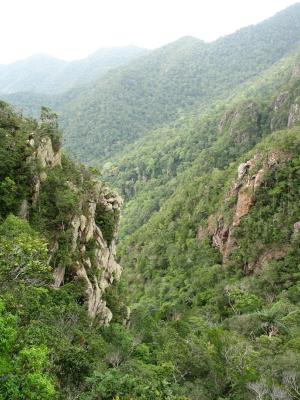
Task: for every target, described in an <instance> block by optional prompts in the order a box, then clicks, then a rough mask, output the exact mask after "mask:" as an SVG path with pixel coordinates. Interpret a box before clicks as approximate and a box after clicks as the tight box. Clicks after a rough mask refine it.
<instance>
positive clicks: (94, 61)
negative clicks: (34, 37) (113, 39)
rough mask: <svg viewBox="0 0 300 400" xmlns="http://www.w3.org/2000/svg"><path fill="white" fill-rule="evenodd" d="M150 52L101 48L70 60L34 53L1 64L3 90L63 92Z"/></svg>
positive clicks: (10, 91)
mask: <svg viewBox="0 0 300 400" xmlns="http://www.w3.org/2000/svg"><path fill="white" fill-rule="evenodd" d="M147 52H148V51H147V50H146V49H141V48H138V47H134V46H128V47H119V48H118V47H117V48H111V49H99V50H98V51H96V52H95V53H93V54H91V55H90V56H88V57H87V58H84V59H82V60H76V61H69V62H68V61H63V60H59V59H57V58H54V57H51V56H47V55H43V54H39V55H34V56H32V57H29V58H27V59H25V60H21V61H17V62H15V63H13V64H8V65H0V72H1V76H0V91H1V93H16V92H24V91H29V92H33V93H47V94H49V93H59V92H62V91H64V90H67V89H69V88H71V87H73V86H76V85H84V84H87V83H90V82H92V81H93V80H95V79H98V78H100V77H101V76H102V75H104V74H105V73H106V72H107V71H108V70H110V69H112V68H115V67H118V66H119V65H122V64H126V63H128V62H129V61H131V60H133V59H134V58H137V57H139V56H141V55H145V54H146V53H147Z"/></svg>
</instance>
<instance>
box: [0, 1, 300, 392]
mask: <svg viewBox="0 0 300 400" xmlns="http://www.w3.org/2000/svg"><path fill="white" fill-rule="evenodd" d="M107 51H108V53H109V54H110V55H111V53H110V52H111V51H110V50H107ZM120 51H121V53H122V54H123V55H122V56H120V57H119V55H120V54H119V52H120ZM130 51H132V49H131V50H130ZM130 51H128V49H126V50H124V49H123V50H120V49H117V50H116V49H115V50H113V51H112V52H113V53H114V52H116V53H114V56H113V57H110V58H109V57H108V59H109V62H106V61H105V60H106V58H105V57H102V55H103V53H101V54H102V55H101V57H102V58H101V57H100V59H101V62H100V61H95V64H94V63H93V62H89V61H87V60H85V61H84V62H83V64H84V65H85V67H78V69H77V67H76V68H75V66H74V65H75V64H73V63H71V64H69V66H68V68H69V69H68V68H67V67H63V68H62V70H60V68H61V66H58V64H60V62H58V63H57V61H55V62H53V64H52V66H51V68H50V67H49V68H50V70H51V71H52V72H51V73H49V79H48V78H47V79H46V78H45V79H43V75H42V74H43V70H42V68H40V67H39V68H38V70H37V71H34V70H33V69H32V71H30V70H29V69H26V68H24V71H25V70H26V71H25V72H24V73H23V72H22V65H21V64H19V63H18V64H17V66H18V68H20V70H19V72H18V75H19V76H20V81H18V82H16V85H15V86H13V80H14V78H10V80H8V79H7V78H5V76H6V77H8V76H9V73H11V75H10V76H11V77H13V73H12V72H9V69H10V67H7V68H8V72H7V75H5V76H4V75H3V76H2V74H1V70H0V78H1V79H2V78H3V77H4V78H3V81H1V79H0V82H3V86H2V91H3V90H5V89H3V88H4V87H6V88H9V87H11V88H12V87H15V88H18V87H25V86H26V84H27V83H26V81H27V79H28V82H30V85H31V89H30V90H31V91H25V92H19V91H16V92H15V93H10V94H8V93H6V94H2V95H1V96H0V98H3V99H8V100H9V101H11V102H12V103H13V104H15V105H16V106H17V107H18V108H20V107H21V108H23V109H24V112H25V113H26V114H32V115H37V113H38V112H39V108H40V106H41V105H43V106H47V107H49V106H50V107H52V109H53V110H54V111H56V112H58V114H59V119H60V122H61V131H62V137H63V141H64V150H65V152H66V153H68V152H69V153H71V154H72V155H75V156H76V158H77V159H81V160H82V161H84V162H86V163H89V164H90V165H91V166H92V167H91V168H86V167H83V166H82V165H80V164H79V163H77V162H74V161H72V160H71V159H70V158H69V157H68V156H67V155H66V154H64V153H62V152H61V147H60V146H61V134H60V131H59V129H58V121H57V117H56V115H55V114H54V113H53V112H52V111H50V110H49V109H48V108H43V109H42V112H41V119H40V121H35V120H33V119H31V118H28V119H27V118H24V117H23V116H22V115H21V113H20V112H14V111H13V110H12V109H11V108H10V107H9V106H8V105H6V104H5V103H3V102H0V144H1V146H0V221H1V223H0V289H1V299H0V336H1V338H4V339H1V340H0V350H2V351H3V354H4V357H3V361H2V360H1V361H2V362H0V382H2V383H3V385H0V398H1V399H2V398H3V399H4V400H12V399H15V400H36V399H41V398H42V399H46V400H56V399H58V400H65V399H75V398H77V399H79V400H99V399H101V400H200V399H201V400H221V399H222V400H298V399H299V392H300V389H299V388H300V343H299V334H300V312H299V309H300V308H299V307H300V274H299V271H300V202H299V198H300V158H299V154H300V4H299V3H297V4H295V5H294V6H292V7H289V8H288V9H286V10H284V11H282V12H280V13H279V14H277V15H275V16H274V17H272V18H270V19H268V20H266V21H264V22H262V23H260V24H258V25H255V26H250V27H247V28H244V29H241V30H240V31H238V32H236V33H234V34H232V35H229V36H226V37H223V38H220V39H219V40H217V41H215V42H212V43H204V42H202V41H201V40H198V39H196V38H193V37H184V38H181V39H179V40H178V41H176V42H174V43H170V44H169V45H167V46H164V47H162V48H159V49H156V50H153V51H150V52H149V51H145V50H143V49H134V50H133V53H134V55H133V53H132V52H131V53H130ZM124 53H125V54H126V57H125V54H124ZM129 53H130V55H129ZM137 53H139V54H137ZM140 53H141V54H140ZM127 56H128V57H127ZM131 57H133V58H131ZM96 58H97V57H96ZM116 59H118V60H120V59H122V60H123V61H124V62H123V61H122V62H123V64H122V65H118V66H116V65H115V64H114V63H115V62H116ZM125 59H126V61H125ZM112 60H113V61H112ZM30 62H35V60H31V61H30ZM30 62H29V63H30ZM40 62H41V60H40V59H39V62H38V63H40ZM45 62H46V65H48V61H45ZM38 63H37V64H36V65H38ZM42 63H44V61H42ZM50 64H51V62H50V63H49V65H50ZM20 65H21V67H20ZM31 65H33V64H31ZM55 68H57V71H58V72H59V71H64V72H63V73H62V72H59V73H58V76H59V79H57V80H54V76H55V74H54V72H53V71H54V70H55ZM64 68H67V69H64ZM85 68H86V69H85ZM107 68H109V70H107ZM67 70H68V77H67V76H66V74H65V72H66V71H67ZM104 70H105V71H106V72H103V71H104ZM14 71H16V70H14ZM72 71H73V72H72ZM84 71H85V72H84ZM31 72H33V74H31ZM14 73H15V72H14ZM94 74H95V75H94ZM96 74H100V75H101V76H99V75H97V77H95V76H96ZM29 77H30V79H29ZM63 77H65V78H63ZM75 77H76V79H75ZM90 77H92V78H91V80H89V79H90ZM94 77H95V78H94ZM67 78H70V79H67ZM87 79H88V80H89V81H86V80H87ZM54 82H55V85H54ZM78 82H80V83H78ZM66 83H67V85H68V88H66V87H65V84H66ZM39 85H40V86H41V87H42V89H41V90H39V89H38V88H39ZM43 85H44V86H43ZM53 88H55V90H54V89H53ZM52 89H53V91H52ZM6 90H8V89H6ZM13 90H15V89H13ZM17 90H19V89H17ZM22 90H23V89H22ZM0 92H1V87H0ZM94 166H96V167H99V170H100V172H101V173H100V174H99V172H98V171H97V168H93V167H94ZM101 180H103V181H104V182H105V183H106V184H107V185H108V186H109V187H110V188H113V189H116V190H117V192H118V193H119V194H120V195H121V196H122V197H123V199H124V203H125V204H124V206H123V209H121V206H122V200H121V198H120V196H118V195H117V194H116V193H115V192H114V190H112V189H109V188H108V187H107V186H106V185H104V184H103V183H102V182H101ZM2 221H3V222H2ZM118 230H120V232H119V237H117V232H118ZM115 245H117V255H115ZM24 260H25V261H24ZM119 264H120V265H121V267H120V265H119ZM121 270H123V272H122V275H121V276H120V273H121ZM128 306H129V307H128ZM1 346H2V347H1ZM1 396H2V397H1Z"/></svg>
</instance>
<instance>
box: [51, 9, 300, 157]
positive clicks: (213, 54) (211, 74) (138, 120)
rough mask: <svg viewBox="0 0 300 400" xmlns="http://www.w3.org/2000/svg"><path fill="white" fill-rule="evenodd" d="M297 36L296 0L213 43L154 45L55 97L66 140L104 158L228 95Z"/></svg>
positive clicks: (76, 149)
mask: <svg viewBox="0 0 300 400" xmlns="http://www.w3.org/2000/svg"><path fill="white" fill-rule="evenodd" d="M299 41H300V4H299V3H297V4H295V5H294V6H292V7H289V8H287V9H286V10H284V11H282V12H280V13H278V14H276V15H275V16H274V17H272V18H270V19H268V20H266V21H264V22H262V23H259V24H258V25H255V26H250V27H247V28H243V29H241V30H239V31H237V32H236V33H233V34H231V35H229V36H225V37H223V38H220V39H218V40H216V41H214V42H212V43H204V42H202V41H200V40H198V39H196V38H193V37H184V38H182V39H180V40H178V41H176V42H174V43H171V44H169V45H166V46H164V47H162V48H159V49H157V50H154V51H152V52H151V53H150V54H148V55H146V56H144V57H141V58H139V59H138V60H134V61H133V62H131V63H129V64H128V65H126V66H122V67H120V68H117V69H114V70H111V71H110V72H109V73H107V74H106V75H105V76H104V77H103V78H102V79H100V80H98V81H97V82H95V83H94V84H93V86H92V87H86V88H83V89H82V90H77V91H76V90H75V91H73V93H66V94H65V97H64V96H62V98H61V99H59V104H61V105H62V107H61V108H60V107H58V110H59V111H60V113H61V116H62V120H63V126H64V131H65V140H66V146H67V148H68V149H69V150H70V151H71V152H72V153H74V154H76V155H77V156H78V157H80V158H81V159H83V160H84V161H88V162H91V161H93V160H107V159H109V158H110V157H111V156H115V155H116V154H117V153H118V152H119V151H121V150H122V149H123V148H124V145H127V144H130V143H133V142H135V140H137V139H138V138H140V137H143V136H144V135H146V134H147V132H149V131H150V130H152V129H155V128H158V127H161V126H163V125H166V124H169V123H170V122H172V121H174V120H175V119H176V118H178V117H180V116H181V115H183V114H185V113H186V112H195V113H199V112H200V110H201V108H202V109H203V107H206V106H207V105H209V104H211V103H213V102H215V101H218V100H222V99H226V97H227V95H228V94H229V93H230V92H232V91H233V90H235V89H237V88H238V87H239V86H240V85H242V84H244V83H245V82H246V81H248V80H251V79H253V78H255V77H257V76H258V75H259V74H261V73H262V72H263V71H265V70H266V69H267V68H269V67H270V66H272V65H273V64H275V63H276V62H277V61H279V60H280V59H281V58H282V57H284V56H285V55H287V54H288V53H289V52H290V51H292V50H293V49H294V48H295V46H297V43H299ZM65 99H67V101H65Z"/></svg>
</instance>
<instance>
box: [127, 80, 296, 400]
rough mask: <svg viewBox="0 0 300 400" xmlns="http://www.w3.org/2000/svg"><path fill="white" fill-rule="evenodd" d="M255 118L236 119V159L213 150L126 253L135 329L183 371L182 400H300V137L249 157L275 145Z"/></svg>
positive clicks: (179, 375)
mask: <svg viewBox="0 0 300 400" xmlns="http://www.w3.org/2000/svg"><path fill="white" fill-rule="evenodd" d="M297 91H298V94H299V85H298V88H297ZM298 94H297V96H296V98H294V99H293V100H292V104H291V105H290V107H289V110H290V114H289V116H290V118H289V120H290V121H291V120H294V119H293V117H294V116H295V113H294V110H295V109H296V104H297V101H296V102H295V100H296V99H297V98H298V99H299V97H298ZM280 99H282V95H281V96H278V97H277V99H275V100H276V102H275V110H276V109H277V111H278V108H277V107H278V105H279V104H280ZM282 105H283V103H281V107H282ZM243 109H244V113H243V112H241V111H242V109H241V108H240V109H239V110H236V112H235V113H229V114H227V121H226V124H229V125H227V128H225V129H226V130H227V129H228V130H227V133H228V134H229V136H231V137H233V140H234V141H235V146H237V149H236V155H235V156H234V155H232V154H230V153H231V152H230V148H232V147H231V146H232V144H231V143H230V140H229V141H227V140H225V141H224V140H223V142H222V147H218V146H214V147H213V148H212V149H211V151H206V150H203V151H202V152H201V153H202V154H201V153H200V154H199V158H198V159H196V160H195V162H194V163H193V165H192V167H191V168H189V169H188V170H187V171H185V172H184V173H183V176H181V178H180V179H177V182H176V190H175V192H174V194H173V196H171V197H170V198H169V199H168V200H167V201H165V202H163V204H162V205H161V208H160V210H159V211H158V212H156V213H154V214H153V215H152V216H151V217H150V219H149V221H148V222H145V223H144V225H142V226H141V227H140V228H139V229H137V230H136V231H135V232H134V233H133V234H131V235H127V237H126V238H125V239H124V240H123V241H122V245H121V248H122V249H121V252H120V255H121V260H122V265H124V266H125V271H126V278H125V279H126V282H127V287H128V288H130V289H129V298H130V299H131V301H132V306H131V307H132V319H131V321H132V329H134V330H135V331H136V332H138V333H139V335H140V336H141V337H142V338H143V340H144V342H145V343H146V344H147V346H148V348H149V349H151V350H150V352H151V357H153V358H155V357H156V359H157V360H164V362H169V363H170V364H171V365H172V367H173V371H174V383H173V386H172V389H173V393H174V394H175V393H176V394H177V395H181V396H186V397H187V398H188V399H193V400H196V399H199V398H201V399H218V398H224V399H240V398H243V399H257V398H259V397H256V396H258V394H257V393H259V395H262V394H261V393H263V395H264V396H265V397H263V398H266V399H272V398H276V396H277V394H278V393H280V395H281V396H282V397H281V398H286V399H296V398H297V394H296V392H294V390H295V389H294V388H297V387H298V385H299V383H300V375H299V359H300V354H299V347H298V345H297V344H296V343H297V341H298V339H297V337H298V333H299V326H300V325H299V319H298V316H296V315H298V313H299V311H298V308H299V301H300V298H299V296H298V288H299V260H300V254H299V217H300V208H299V201H298V198H299V194H300V193H299V187H300V186H299V180H300V176H299V166H300V165H299V150H300V130H299V126H297V127H294V128H292V126H291V125H290V130H283V131H278V132H275V133H272V134H271V135H270V136H268V137H267V138H265V139H263V140H262V141H261V142H260V143H259V144H258V145H257V146H256V147H254V148H253V149H252V150H251V152H250V153H248V152H245V149H246V148H247V147H248V146H247V147H246V148H245V147H244V144H245V140H248V139H249V138H251V137H252V138H253V136H255V137H256V139H255V140H254V141H253V142H252V140H253V139H252V138H251V142H252V143H253V144H254V143H255V141H260V140H261V139H260V138H261V136H263V135H264V133H263V131H261V132H260V131H259V129H258V127H257V118H256V117H255V114H256V113H257V112H258V113H265V112H266V110H265V109H261V106H258V107H257V108H256V107H255V106H254V104H253V103H252V101H251V100H250V102H249V103H247V104H244V107H243ZM256 115H257V114H256ZM251 116H252V117H251ZM298 116H299V114H298ZM249 117H250V118H249ZM253 117H254V118H253ZM237 118H238V120H239V125H238V126H237V125H236V121H237ZM286 123H287V121H286ZM298 123H299V120H298ZM226 124H225V126H226ZM242 127H244V128H243V129H241V128H242ZM236 128H238V129H236ZM223 129H224V128H223ZM247 137H248V139H246V138H247ZM227 138H228V139H229V137H227ZM236 140H237V141H236ZM249 144H250V142H249ZM253 144H252V145H250V146H249V147H248V148H251V147H252V146H253ZM238 154H239V157H238V159H237V161H235V162H232V161H233V160H234V159H236V156H237V155H238ZM139 206H140V208H139V210H141V212H143V204H142V203H140V204H139ZM131 217H132V218H133V215H132V216H131ZM174 349H176V351H175V350H174ZM279 398H280V397H279Z"/></svg>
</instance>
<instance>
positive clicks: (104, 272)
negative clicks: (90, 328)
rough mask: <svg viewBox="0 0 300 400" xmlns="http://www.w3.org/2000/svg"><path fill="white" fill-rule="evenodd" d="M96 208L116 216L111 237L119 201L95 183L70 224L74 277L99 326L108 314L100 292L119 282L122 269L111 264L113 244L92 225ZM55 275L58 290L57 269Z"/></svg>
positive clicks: (115, 263) (116, 264)
mask: <svg viewBox="0 0 300 400" xmlns="http://www.w3.org/2000/svg"><path fill="white" fill-rule="evenodd" d="M108 196H109V197H108ZM98 205H101V208H102V209H105V212H108V213H111V214H114V215H116V230H115V235H116V233H117V229H118V224H119V212H120V208H121V205H122V199H121V198H120V197H119V196H118V195H112V193H110V192H109V190H108V189H107V188H106V187H104V186H102V185H101V184H100V183H99V182H98V181H95V182H94V186H93V188H92V190H91V192H90V193H89V196H88V199H83V202H82V206H81V211H82V214H81V215H79V216H74V217H73V219H72V221H71V226H72V228H73V234H72V251H73V252H77V253H78V260H77V261H76V263H75V265H74V276H77V277H78V278H80V279H82V280H83V281H84V282H85V283H86V288H87V289H86V294H87V299H88V300H87V303H88V312H89V315H90V316H91V317H92V318H95V317H96V316H99V319H100V321H101V322H102V323H103V324H108V323H109V322H110V320H111V318H112V313H111V311H110V310H109V309H108V308H107V307H106V303H105V301H104V300H103V299H102V297H103V293H104V291H105V289H106V288H108V287H109V286H110V285H111V284H112V283H113V281H114V280H115V279H116V280H119V279H120V276H121V271H122V270H121V267H120V265H119V264H118V263H117V262H116V261H115V241H114V240H112V241H111V243H108V242H107V240H105V238H104V237H103V234H102V232H101V229H100V228H99V226H97V224H96V212H97V211H96V210H97V206H98ZM90 244H93V249H92V251H87V248H88V247H89V245H90ZM91 253H92V254H91ZM55 274H56V276H57V275H59V276H60V279H57V280H56V287H58V286H60V284H61V283H62V281H63V279H62V278H61V267H59V271H57V270H56V271H55Z"/></svg>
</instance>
